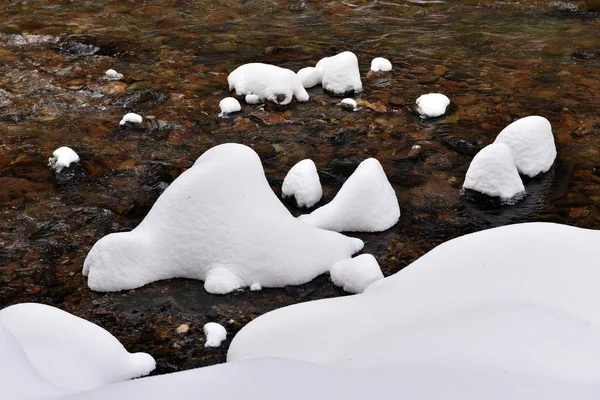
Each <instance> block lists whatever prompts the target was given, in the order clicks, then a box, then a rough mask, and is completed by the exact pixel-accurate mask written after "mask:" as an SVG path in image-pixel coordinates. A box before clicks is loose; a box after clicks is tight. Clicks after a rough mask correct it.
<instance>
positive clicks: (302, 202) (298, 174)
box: [281, 159, 323, 208]
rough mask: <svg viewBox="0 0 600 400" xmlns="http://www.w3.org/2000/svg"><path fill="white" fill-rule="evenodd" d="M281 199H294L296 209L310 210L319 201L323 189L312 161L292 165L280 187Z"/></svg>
mask: <svg viewBox="0 0 600 400" xmlns="http://www.w3.org/2000/svg"><path fill="white" fill-rule="evenodd" d="M281 193H282V194H283V197H292V196H293V197H294V199H296V204H298V207H306V208H310V207H312V206H314V205H315V204H317V202H318V201H319V200H321V196H322V195H323V189H322V188H321V181H320V180H319V174H318V173H317V167H316V166H315V163H314V162H313V161H312V160H308V159H307V160H302V161H300V162H298V163H297V164H296V165H294V166H293V167H292V168H291V169H290V171H289V172H288V173H287V175H286V176H285V179H284V180H283V185H282V186H281Z"/></svg>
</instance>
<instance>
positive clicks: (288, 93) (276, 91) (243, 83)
mask: <svg viewBox="0 0 600 400" xmlns="http://www.w3.org/2000/svg"><path fill="white" fill-rule="evenodd" d="M227 82H228V83H229V90H235V93H236V95H238V96H242V95H247V94H254V95H257V96H258V97H259V99H260V101H265V99H266V100H269V101H272V102H273V103H277V104H282V105H286V104H289V103H290V102H291V101H292V98H293V97H294V96H295V97H296V100H298V101H308V98H309V96H308V93H307V92H306V90H305V89H304V86H302V82H301V81H300V78H299V77H298V76H297V75H296V74H295V73H294V71H292V70H289V69H285V68H280V67H277V66H275V65H270V64H262V63H251V64H244V65H242V66H241V67H238V68H236V70H235V71H233V72H232V73H231V74H229V76H228V77H227Z"/></svg>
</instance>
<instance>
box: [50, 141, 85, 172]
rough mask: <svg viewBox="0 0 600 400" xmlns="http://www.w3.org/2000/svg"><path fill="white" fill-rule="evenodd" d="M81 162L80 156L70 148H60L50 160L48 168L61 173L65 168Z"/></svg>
mask: <svg viewBox="0 0 600 400" xmlns="http://www.w3.org/2000/svg"><path fill="white" fill-rule="evenodd" d="M77 162H79V156H78V155H77V153H75V151H73V149H71V148H70V147H59V148H58V149H56V150H54V152H53V153H52V157H50V158H49V159H48V166H49V167H50V168H52V169H53V170H54V171H55V172H61V171H62V170H63V168H68V167H70V166H71V164H72V163H77Z"/></svg>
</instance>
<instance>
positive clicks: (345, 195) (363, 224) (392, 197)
mask: <svg viewBox="0 0 600 400" xmlns="http://www.w3.org/2000/svg"><path fill="white" fill-rule="evenodd" d="M399 218H400V206H399V205H398V199H397V198H396V192H395V191H394V189H393V188H392V185H390V182H389V181H388V179H387V176H386V175H385V172H384V170H383V167H382V166H381V164H380V163H379V161H377V160H376V159H374V158H369V159H368V160H365V161H363V162H362V163H360V165H359V166H358V168H357V169H356V171H354V173H353V174H352V175H351V176H350V177H349V178H348V180H346V182H344V184H343V185H342V187H341V189H340V191H339V192H338V194H337V195H336V196H335V197H334V199H333V200H331V202H330V203H328V204H326V205H324V206H323V207H320V208H317V209H316V210H315V211H313V212H312V213H310V214H307V215H302V216H300V219H301V220H302V222H304V223H306V224H308V225H312V226H315V227H318V228H322V229H328V230H332V231H336V232H381V231H384V230H386V229H388V228H391V227H392V226H394V224H396V222H398V219H399Z"/></svg>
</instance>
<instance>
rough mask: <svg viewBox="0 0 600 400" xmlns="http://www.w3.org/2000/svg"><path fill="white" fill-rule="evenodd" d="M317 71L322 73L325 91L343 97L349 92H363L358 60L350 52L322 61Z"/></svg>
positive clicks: (318, 64) (317, 66)
mask: <svg viewBox="0 0 600 400" xmlns="http://www.w3.org/2000/svg"><path fill="white" fill-rule="evenodd" d="M315 68H316V69H318V70H320V71H322V73H323V80H322V85H323V89H325V90H327V91H330V92H332V93H333V94H335V95H339V96H342V95H344V94H346V93H349V92H354V93H359V92H362V82H361V80H360V71H359V69H358V58H357V57H356V55H355V54H354V53H352V52H350V51H344V52H343V53H339V54H337V55H335V56H332V57H325V58H323V59H321V60H320V61H319V62H318V63H317V65H316V67H315Z"/></svg>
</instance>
